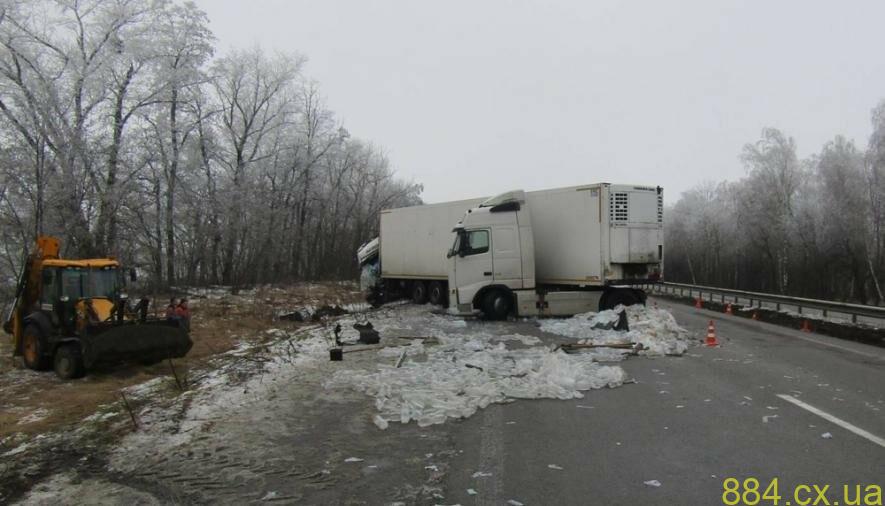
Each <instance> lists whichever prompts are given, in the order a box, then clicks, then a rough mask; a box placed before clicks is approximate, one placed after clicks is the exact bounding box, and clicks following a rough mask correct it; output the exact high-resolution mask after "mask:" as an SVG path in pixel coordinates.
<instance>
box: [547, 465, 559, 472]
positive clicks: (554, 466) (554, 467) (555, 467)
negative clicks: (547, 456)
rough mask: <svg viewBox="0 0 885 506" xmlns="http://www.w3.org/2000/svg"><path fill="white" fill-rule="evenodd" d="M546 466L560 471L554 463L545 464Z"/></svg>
mask: <svg viewBox="0 0 885 506" xmlns="http://www.w3.org/2000/svg"><path fill="white" fill-rule="evenodd" d="M547 467H549V468H550V469H555V470H557V471H562V468H561V467H559V466H557V465H556V464H547Z"/></svg>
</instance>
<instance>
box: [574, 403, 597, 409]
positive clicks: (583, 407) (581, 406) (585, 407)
mask: <svg viewBox="0 0 885 506" xmlns="http://www.w3.org/2000/svg"><path fill="white" fill-rule="evenodd" d="M575 407H576V408H581V409H593V406H584V405H582V404H578V405H577V406H575Z"/></svg>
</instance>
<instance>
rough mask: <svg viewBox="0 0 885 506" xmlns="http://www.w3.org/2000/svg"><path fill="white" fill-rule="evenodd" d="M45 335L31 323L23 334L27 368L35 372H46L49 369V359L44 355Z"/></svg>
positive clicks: (23, 348) (23, 350) (23, 349)
mask: <svg viewBox="0 0 885 506" xmlns="http://www.w3.org/2000/svg"><path fill="white" fill-rule="evenodd" d="M44 346H45V343H44V341H43V333H42V332H41V331H40V327H38V326H37V325H35V324H33V323H30V324H28V325H27V326H25V331H24V333H23V334H22V358H24V360H25V366H27V368H28V369H33V370H35V371H45V370H46V369H49V357H47V356H46V354H45V353H43V347H44Z"/></svg>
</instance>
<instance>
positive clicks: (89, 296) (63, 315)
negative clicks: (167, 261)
mask: <svg viewBox="0 0 885 506" xmlns="http://www.w3.org/2000/svg"><path fill="white" fill-rule="evenodd" d="M59 245H60V244H59V241H58V239H56V238H54V237H48V236H40V237H38V238H37V241H36V247H35V248H34V251H33V252H32V253H30V254H29V255H28V256H27V260H26V261H25V264H24V267H23V269H22V274H21V276H19V281H18V287H17V289H16V294H15V301H14V302H13V304H12V307H11V308H10V311H9V315H8V317H7V319H6V322H5V323H4V325H3V329H4V330H5V331H6V332H7V333H8V334H11V335H12V345H13V346H12V353H13V356H18V355H21V356H22V358H23V359H24V363H25V365H26V366H27V367H28V368H30V369H34V370H45V369H49V367H50V365H51V366H52V367H53V368H54V369H55V372H56V374H58V376H59V377H61V378H63V379H73V378H78V377H81V376H83V375H84V374H85V373H86V371H87V370H88V369H89V368H91V367H92V366H93V365H95V364H96V363H98V362H106V361H125V360H133V361H138V362H141V363H153V362H158V361H160V360H163V359H166V358H179V357H183V356H185V355H186V354H187V353H188V351H190V349H191V346H193V342H192V341H191V339H190V336H189V335H188V331H187V330H186V329H187V326H185V325H182V324H181V322H180V321H178V320H176V319H166V318H157V317H152V316H150V315H149V314H148V307H149V304H150V301H149V300H148V299H147V298H142V299H141V300H139V301H138V303H137V304H135V305H134V306H133V305H132V304H131V303H130V301H129V298H128V296H127V294H126V293H125V291H124V289H125V282H126V276H125V275H124V274H125V272H124V269H123V267H122V266H121V265H120V263H119V262H118V261H117V260H116V259H114V258H91V259H81V260H72V259H63V258H60V257H59ZM129 277H130V279H131V280H132V281H135V270H134V269H133V270H130V271H129Z"/></svg>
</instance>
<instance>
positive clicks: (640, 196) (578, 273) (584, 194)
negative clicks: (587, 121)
mask: <svg viewBox="0 0 885 506" xmlns="http://www.w3.org/2000/svg"><path fill="white" fill-rule="evenodd" d="M662 195H663V190H662V189H661V188H660V187H648V186H635V185H611V184H608V183H599V184H595V185H585V186H580V187H569V188H561V189H555V190H546V191H539V192H529V193H526V192H524V191H522V190H514V191H510V192H507V193H504V194H501V195H498V196H495V197H492V198H490V199H487V200H486V201H484V202H482V203H481V204H480V205H478V206H477V207H474V208H471V209H470V210H468V211H467V212H466V213H465V214H464V217H463V218H462V220H461V221H460V222H459V223H458V224H457V226H456V227H455V228H454V230H453V233H454V238H453V244H452V247H451V249H450V250H449V252H448V255H447V257H448V259H449V283H448V286H449V301H450V311H451V312H455V313H458V314H471V313H476V312H481V313H483V314H484V315H486V316H488V317H491V318H495V319H500V318H503V317H506V316H507V315H508V314H511V313H515V314H517V315H524V316H526V315H572V314H576V313H580V312H586V311H591V310H594V309H597V308H598V309H600V310H601V309H610V308H614V307H616V306H617V305H619V304H622V305H630V304H635V303H644V301H645V293H644V292H643V291H642V290H641V289H638V288H636V287H635V285H640V284H646V283H650V282H656V281H658V280H659V279H660V273H661V265H662V260H663V196H662Z"/></svg>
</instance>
